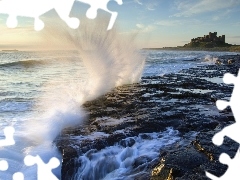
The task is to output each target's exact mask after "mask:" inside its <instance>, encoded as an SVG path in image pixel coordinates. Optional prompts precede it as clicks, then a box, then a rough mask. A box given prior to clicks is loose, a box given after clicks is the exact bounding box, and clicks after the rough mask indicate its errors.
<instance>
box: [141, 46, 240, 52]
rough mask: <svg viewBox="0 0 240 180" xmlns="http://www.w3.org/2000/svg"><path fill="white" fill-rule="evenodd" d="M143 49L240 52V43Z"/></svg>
mask: <svg viewBox="0 0 240 180" xmlns="http://www.w3.org/2000/svg"><path fill="white" fill-rule="evenodd" d="M143 50H170V51H171V50H175V51H176V50H177V51H229V52H240V45H231V46H229V47H213V48H203V47H183V46H177V47H163V48H143Z"/></svg>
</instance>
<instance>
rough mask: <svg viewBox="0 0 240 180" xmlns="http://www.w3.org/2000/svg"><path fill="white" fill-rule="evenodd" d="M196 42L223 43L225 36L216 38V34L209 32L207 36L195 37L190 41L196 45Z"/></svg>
mask: <svg viewBox="0 0 240 180" xmlns="http://www.w3.org/2000/svg"><path fill="white" fill-rule="evenodd" d="M198 42H216V43H218V42H222V43H225V35H222V36H217V32H214V33H212V32H209V34H208V35H204V37H197V38H193V39H191V43H198Z"/></svg>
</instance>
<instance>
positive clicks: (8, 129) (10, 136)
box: [0, 126, 15, 147]
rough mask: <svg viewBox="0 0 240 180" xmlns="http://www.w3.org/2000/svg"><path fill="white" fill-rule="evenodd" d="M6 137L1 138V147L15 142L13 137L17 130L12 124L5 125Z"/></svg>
mask: <svg viewBox="0 0 240 180" xmlns="http://www.w3.org/2000/svg"><path fill="white" fill-rule="evenodd" d="M3 132H4V135H5V139H1V140H0V147H1V146H11V145H14V144H15V141H14V139H13V134H14V132H15V130H14V128H13V127H11V126H8V127H5V128H4V130H3Z"/></svg>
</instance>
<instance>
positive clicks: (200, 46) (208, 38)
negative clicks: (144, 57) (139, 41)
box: [143, 32, 240, 52]
mask: <svg viewBox="0 0 240 180" xmlns="http://www.w3.org/2000/svg"><path fill="white" fill-rule="evenodd" d="M143 49H145V50H184V51H230V52H240V45H232V44H228V43H226V42H225V35H222V36H217V32H214V33H211V32H209V34H208V35H204V36H203V37H197V38H193V39H191V41H190V42H189V43H187V44H185V45H183V46H177V47H163V48H143Z"/></svg>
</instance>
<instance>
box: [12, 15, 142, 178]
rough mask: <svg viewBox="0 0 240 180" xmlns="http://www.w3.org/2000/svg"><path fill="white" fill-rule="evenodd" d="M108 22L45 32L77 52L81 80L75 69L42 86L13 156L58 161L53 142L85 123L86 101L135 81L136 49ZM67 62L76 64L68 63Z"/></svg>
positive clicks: (138, 58) (139, 63) (138, 69)
mask: <svg viewBox="0 0 240 180" xmlns="http://www.w3.org/2000/svg"><path fill="white" fill-rule="evenodd" d="M106 22H107V21H105V20H101V21H97V22H95V23H91V24H87V23H86V24H85V25H81V29H78V30H67V29H64V28H62V29H59V27H54V26H52V27H51V29H47V28H46V29H47V30H46V31H45V32H44V33H45V34H44V36H45V37H47V38H48V41H55V40H56V41H58V40H59V39H61V42H62V43H63V44H65V46H66V45H67V46H69V47H73V48H74V50H75V51H77V55H76V57H74V58H75V59H76V58H78V60H79V61H82V62H83V64H84V65H85V71H86V76H85V80H84V81H80V79H82V75H83V74H84V73H85V72H84V71H83V70H79V71H75V72H71V73H70V74H69V75H67V77H64V75H61V74H59V77H56V78H52V79H51V80H50V81H48V82H47V83H46V84H45V85H44V86H43V89H42V92H43V93H42V96H41V97H39V99H38V100H37V103H36V105H35V107H34V111H35V112H36V115H35V116H34V117H31V118H29V119H28V120H26V121H25V123H24V125H23V127H22V128H21V129H20V130H19V137H18V138H17V140H19V141H21V142H22V144H19V143H18V147H17V148H16V149H15V150H14V152H15V151H21V152H23V154H25V155H26V154H31V155H37V154H38V155H40V157H41V158H42V159H43V160H44V159H45V161H46V162H47V161H48V160H49V158H50V157H51V156H53V155H54V156H57V157H58V158H61V155H60V154H58V151H57V148H56V147H55V146H54V145H53V144H52V142H53V141H54V139H55V138H56V137H57V136H58V135H59V134H60V133H61V131H62V130H63V129H65V128H68V127H72V126H76V125H78V124H81V123H83V122H84V121H85V119H86V114H85V112H84V110H83V109H82V108H81V105H82V104H83V103H84V102H86V101H90V100H93V99H95V98H97V97H98V96H100V95H103V94H104V93H106V92H108V91H110V90H111V89H112V88H114V87H116V86H120V85H122V84H127V83H135V82H138V81H139V79H140V77H141V73H142V70H143V66H144V59H143V58H142V57H141V56H140V55H139V53H138V51H137V50H136V48H135V46H134V42H133V38H129V39H125V38H123V37H122V36H121V35H120V34H119V33H118V31H117V29H113V30H111V31H106V26H105V25H106ZM58 42H59V41H58ZM51 44H54V43H51ZM59 63H61V60H59ZM68 63H69V64H70V65H73V66H74V65H76V63H73V61H71V60H69V62H68ZM64 64H66V60H65V61H64ZM80 69H81V68H80ZM63 71H64V68H63ZM78 77H79V78H78ZM78 79H79V81H78ZM13 171H14V170H13ZM56 171H57V172H55V174H57V176H58V177H60V169H59V168H58V169H57V170H56ZM22 172H24V174H25V175H26V174H28V175H30V174H33V173H36V168H34V167H33V168H32V169H30V170H29V169H28V168H26V167H25V166H24V167H23V168H22Z"/></svg>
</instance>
